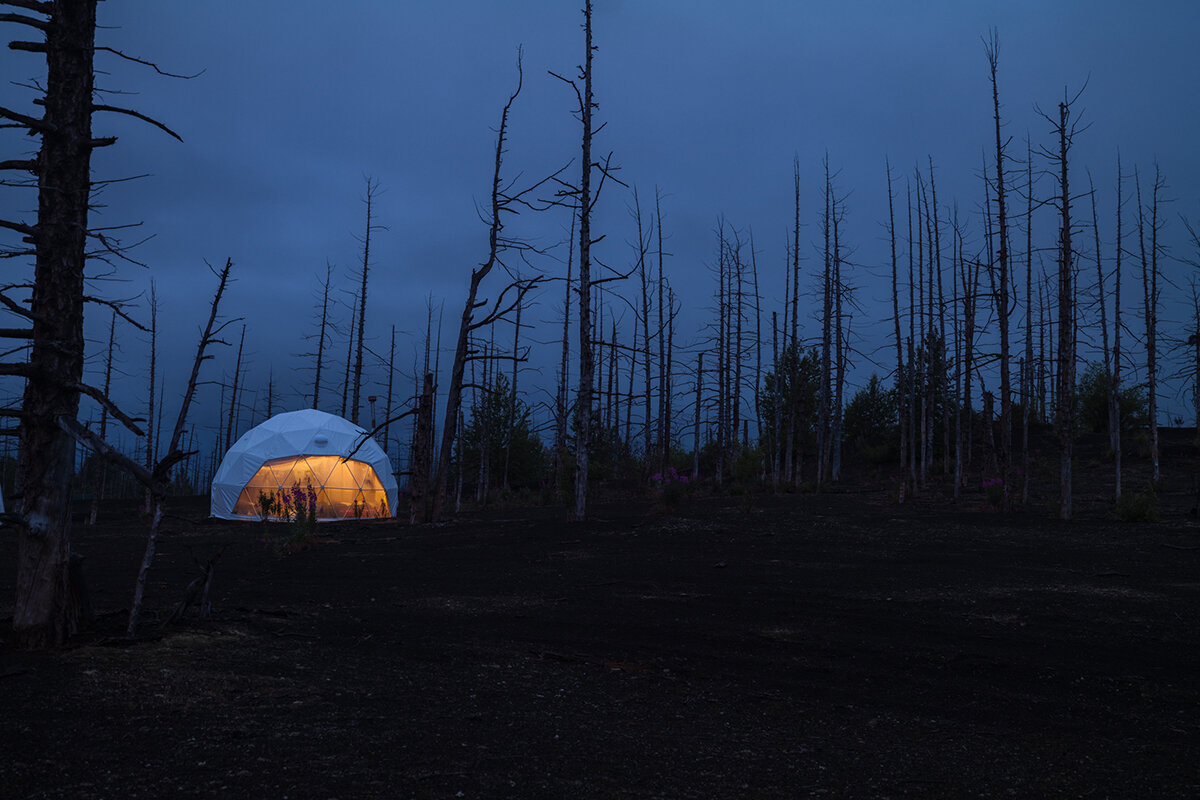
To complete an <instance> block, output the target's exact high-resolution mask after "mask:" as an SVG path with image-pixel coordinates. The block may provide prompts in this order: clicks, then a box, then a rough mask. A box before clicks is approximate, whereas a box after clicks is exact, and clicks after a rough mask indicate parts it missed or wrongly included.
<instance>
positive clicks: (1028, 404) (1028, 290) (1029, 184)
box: [1021, 135, 1099, 505]
mask: <svg viewBox="0 0 1200 800" xmlns="http://www.w3.org/2000/svg"><path fill="white" fill-rule="evenodd" d="M1097 252H1099V251H1097ZM1021 397H1022V400H1023V401H1024V406H1025V407H1024V408H1023V409H1022V413H1021V458H1022V467H1021V471H1022V476H1021V504H1022V505H1027V504H1028V503H1029V482H1030V475H1029V471H1030V469H1031V467H1032V463H1031V456H1030V452H1029V447H1030V445H1029V424H1030V420H1031V418H1032V416H1033V400H1034V397H1033V145H1032V143H1031V142H1030V140H1029V137H1028V135H1026V138H1025V370H1024V372H1023V376H1022V380H1021Z"/></svg>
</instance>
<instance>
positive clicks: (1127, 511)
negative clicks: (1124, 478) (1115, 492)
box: [1117, 486, 1158, 522]
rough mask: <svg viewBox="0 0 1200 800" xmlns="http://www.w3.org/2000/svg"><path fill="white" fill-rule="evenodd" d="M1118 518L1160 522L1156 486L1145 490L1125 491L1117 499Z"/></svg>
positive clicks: (1125, 520) (1123, 520)
mask: <svg viewBox="0 0 1200 800" xmlns="http://www.w3.org/2000/svg"><path fill="white" fill-rule="evenodd" d="M1117 519H1119V520H1121V521H1122V522H1158V495H1157V494H1155V493H1154V487H1153V486H1150V487H1147V488H1146V491H1144V492H1125V493H1123V494H1122V495H1121V498H1120V499H1119V500H1117Z"/></svg>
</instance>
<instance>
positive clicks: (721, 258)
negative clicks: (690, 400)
mask: <svg viewBox="0 0 1200 800" xmlns="http://www.w3.org/2000/svg"><path fill="white" fill-rule="evenodd" d="M727 262H728V248H727V247H726V244H725V221H724V219H722V220H721V221H720V224H719V225H718V228H717V453H716V455H717V463H716V467H715V468H714V472H713V480H714V481H715V482H716V484H717V485H718V486H720V485H721V480H722V478H723V476H724V473H725V447H726V441H725V430H726V416H725V414H726V412H727V411H728V410H729V406H728V403H727V397H728V388H727V387H728V380H729V378H728V376H729V362H728V361H727V360H726V359H727V357H728V355H729V351H728V349H727V348H726V340H727V337H728V331H729V324H728V313H729V298H728V292H727V291H726V281H727V279H728V272H729V270H728V263H727Z"/></svg>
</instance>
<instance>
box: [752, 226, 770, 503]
mask: <svg viewBox="0 0 1200 800" xmlns="http://www.w3.org/2000/svg"><path fill="white" fill-rule="evenodd" d="M750 274H751V277H752V279H753V281H754V434H755V436H756V437H757V438H758V442H759V462H760V464H761V469H760V472H759V480H764V481H765V480H766V478H767V462H766V450H764V449H763V447H762V402H761V394H762V297H761V296H760V295H759V291H758V256H756V255H755V253H754V234H753V232H751V234H750Z"/></svg>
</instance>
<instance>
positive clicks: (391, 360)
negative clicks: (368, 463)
mask: <svg viewBox="0 0 1200 800" xmlns="http://www.w3.org/2000/svg"><path fill="white" fill-rule="evenodd" d="M395 377H396V326H395V325H393V326H392V339H391V344H390V345H389V346H388V368H387V399H386V400H384V403H383V419H384V423H383V452H385V453H387V452H388V439H389V434H390V431H391V426H390V424H389V422H390V420H391V418H392V388H393V386H392V382H393V380H394V379H395ZM432 402H433V400H432V397H431V398H430V403H431V404H432ZM429 413H430V414H432V413H433V408H432V405H431V407H430V409H429ZM267 416H268V417H270V416H271V412H270V411H269V410H268V411H267ZM429 435H430V436H431V437H432V436H433V427H432V423H431V424H430V431H429Z"/></svg>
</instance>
